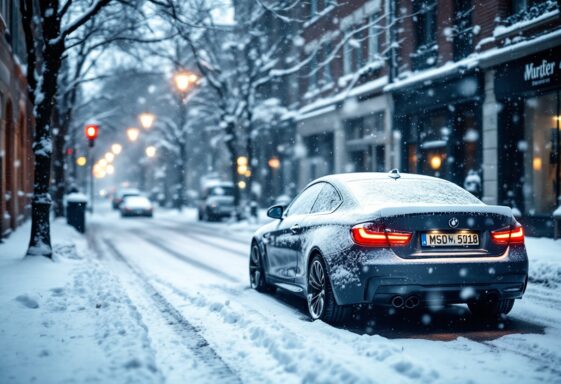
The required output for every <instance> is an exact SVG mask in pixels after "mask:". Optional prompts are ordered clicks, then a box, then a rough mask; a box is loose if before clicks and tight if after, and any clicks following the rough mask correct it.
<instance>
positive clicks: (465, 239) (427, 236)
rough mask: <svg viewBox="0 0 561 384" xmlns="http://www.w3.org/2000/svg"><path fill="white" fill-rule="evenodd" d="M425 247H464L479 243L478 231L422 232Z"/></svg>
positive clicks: (422, 241)
mask: <svg viewBox="0 0 561 384" xmlns="http://www.w3.org/2000/svg"><path fill="white" fill-rule="evenodd" d="M421 245H422V246H423V247H463V246H469V245H479V235H478V234H477V233H423V234H421Z"/></svg>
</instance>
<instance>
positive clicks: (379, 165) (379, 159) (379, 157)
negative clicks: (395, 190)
mask: <svg viewBox="0 0 561 384" xmlns="http://www.w3.org/2000/svg"><path fill="white" fill-rule="evenodd" d="M385 170H386V147H385V146H383V145H377V146H376V172H384V171H385Z"/></svg>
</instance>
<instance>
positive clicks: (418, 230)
mask: <svg viewBox="0 0 561 384" xmlns="http://www.w3.org/2000/svg"><path fill="white" fill-rule="evenodd" d="M268 216H269V217H271V218H273V219H276V220H274V221H272V222H270V223H268V224H266V225H264V226H263V227H261V228H260V229H259V230H258V231H257V232H256V233H255V234H254V236H253V239H252V244H251V252H250V261H249V275H250V283H251V286H252V287H253V288H255V289H256V290H258V291H261V292H272V291H275V290H276V288H277V287H281V288H284V289H286V290H288V291H289V292H292V293H294V294H297V295H300V296H302V297H303V298H306V299H307V301H308V311H309V313H310V316H311V317H312V319H322V320H324V321H326V322H329V323H339V322H343V321H344V320H345V319H347V318H348V316H349V315H350V313H351V311H352V307H353V306H354V305H356V304H373V305H376V306H382V307H384V306H385V307H388V308H394V309H396V310H397V309H404V310H405V309H414V308H418V307H423V306H424V307H426V308H428V309H430V310H436V309H438V308H442V307H443V306H445V305H447V304H458V303H462V304H467V305H468V307H469V309H470V311H471V313H472V314H473V315H474V316H475V317H481V318H487V319H494V318H498V317H499V316H501V315H506V314H507V313H508V312H509V311H510V310H511V309H512V306H513V305H514V300H515V299H520V298H521V297H522V295H523V294H524V291H525V289H526V284H527V281H528V257H527V254H526V248H525V246H524V230H523V228H522V226H521V225H520V224H519V223H518V222H517V221H516V219H515V218H514V216H513V214H512V210H511V209H510V208H509V207H502V206H491V205H486V204H484V203H482V202H481V201H480V200H479V199H477V198H476V197H475V196H473V195H472V194H470V193H469V192H467V191H466V190H464V189H462V188H460V187H458V186H457V185H456V184H453V183H451V182H448V181H445V180H442V179H438V178H434V177H428V176H421V175H413V174H399V172H397V170H393V171H391V172H390V173H389V174H386V173H350V174H342V175H331V176H326V177H323V178H320V179H318V180H315V181H313V182H312V183H310V184H309V185H308V186H307V187H306V189H304V191H302V192H301V193H300V194H299V195H298V196H297V197H296V198H295V199H294V200H293V201H292V203H291V204H290V205H289V206H288V208H285V207H283V206H282V205H277V206H273V207H271V208H270V209H269V211H268Z"/></svg>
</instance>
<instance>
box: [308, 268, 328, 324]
mask: <svg viewBox="0 0 561 384" xmlns="http://www.w3.org/2000/svg"><path fill="white" fill-rule="evenodd" d="M324 307H325V271H324V269H323V265H322V264H321V262H320V261H319V260H318V259H316V260H314V261H313V262H312V265H311V266H310V270H309V272H308V309H309V311H310V315H311V316H312V318H313V319H314V320H315V319H319V318H320V317H321V316H322V315H323V310H324Z"/></svg>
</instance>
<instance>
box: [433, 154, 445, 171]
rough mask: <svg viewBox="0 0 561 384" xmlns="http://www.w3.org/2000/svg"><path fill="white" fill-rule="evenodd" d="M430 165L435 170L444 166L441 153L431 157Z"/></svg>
mask: <svg viewBox="0 0 561 384" xmlns="http://www.w3.org/2000/svg"><path fill="white" fill-rule="evenodd" d="M430 166H431V168H432V169H434V170H435V171H437V170H439V169H440V167H441V166H442V158H441V157H440V156H439V155H434V156H433V157H431V159H430Z"/></svg>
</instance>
